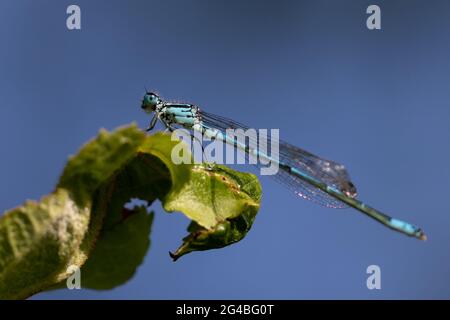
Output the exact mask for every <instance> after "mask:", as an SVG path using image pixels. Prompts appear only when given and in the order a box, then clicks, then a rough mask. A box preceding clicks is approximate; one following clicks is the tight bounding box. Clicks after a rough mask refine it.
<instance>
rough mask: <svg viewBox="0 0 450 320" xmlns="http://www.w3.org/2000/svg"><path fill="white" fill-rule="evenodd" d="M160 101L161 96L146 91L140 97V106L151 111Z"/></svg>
mask: <svg viewBox="0 0 450 320" xmlns="http://www.w3.org/2000/svg"><path fill="white" fill-rule="evenodd" d="M161 102H162V100H161V98H160V97H159V96H158V95H157V94H156V93H153V92H147V93H146V94H145V95H144V98H143V99H142V105H141V108H142V109H144V110H145V112H153V111H155V110H156V106H157V105H158V104H160V103H161Z"/></svg>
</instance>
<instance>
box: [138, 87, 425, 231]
mask: <svg viewBox="0 0 450 320" xmlns="http://www.w3.org/2000/svg"><path fill="white" fill-rule="evenodd" d="M141 107H142V109H144V110H145V111H146V112H147V113H155V114H154V116H153V118H152V120H151V121H150V125H149V127H148V129H147V131H150V130H152V129H153V128H154V127H155V125H156V122H157V121H158V119H159V120H160V121H161V122H162V123H163V124H164V126H165V127H166V128H167V129H168V130H170V131H173V130H174V129H176V128H179V127H183V128H186V129H188V130H195V131H198V132H200V133H201V134H203V135H205V136H207V137H210V138H215V139H223V142H225V143H228V144H231V145H233V146H234V147H237V148H239V149H240V150H242V151H244V152H245V153H246V154H247V155H249V154H251V155H254V156H258V157H263V158H266V159H265V160H268V161H277V165H278V166H279V171H278V173H277V174H276V175H274V177H275V179H276V180H277V181H278V182H280V183H281V184H283V185H285V186H286V187H288V188H289V189H291V190H293V191H294V192H295V193H296V194H297V195H299V196H301V197H302V198H305V199H308V200H312V201H314V202H317V203H319V204H322V205H324V206H327V207H332V208H344V207H347V206H350V207H353V208H355V209H357V210H359V211H360V212H362V213H364V214H366V215H367V216H369V217H371V218H373V219H375V220H376V221H378V222H380V223H382V224H384V225H385V226H387V227H389V228H391V229H393V230H396V231H399V232H401V233H404V234H406V235H408V236H412V237H416V238H418V239H421V240H425V239H426V236H425V234H424V232H423V231H422V230H421V229H420V228H418V227H416V226H414V225H412V224H410V223H408V222H404V221H401V220H398V219H395V218H392V217H390V216H388V215H386V214H384V213H382V212H380V211H378V210H376V209H374V208H372V207H369V206H368V205H366V204H364V203H363V202H361V201H359V200H357V199H356V188H355V186H354V184H353V183H352V182H351V181H350V176H349V174H348V172H347V170H346V169H345V167H344V166H343V165H341V164H339V163H337V162H334V161H330V160H326V159H323V158H321V157H318V156H316V155H314V154H312V153H310V152H307V151H305V150H303V149H300V148H298V147H295V146H293V145H291V144H289V143H287V142H284V141H280V142H279V152H278V154H277V155H276V157H274V156H273V155H271V156H270V157H269V156H268V155H267V154H264V153H260V152H259V151H258V150H259V148H256V149H255V150H252V149H250V148H249V147H248V146H246V145H242V144H239V143H237V142H236V141H237V140H236V139H235V137H229V136H227V133H226V130H227V129H243V130H246V129H248V127H247V126H245V125H242V124H240V123H238V122H236V121H233V120H231V119H228V118H225V117H221V116H217V115H213V114H210V113H207V112H204V111H202V110H200V108H199V107H198V106H196V105H193V104H189V103H174V102H167V101H163V100H162V99H161V98H160V97H159V96H158V95H157V94H155V93H152V92H147V93H146V94H145V95H144V98H143V100H142V105H141ZM255 143H258V142H255ZM267 143H268V144H269V143H270V141H268V142H267Z"/></svg>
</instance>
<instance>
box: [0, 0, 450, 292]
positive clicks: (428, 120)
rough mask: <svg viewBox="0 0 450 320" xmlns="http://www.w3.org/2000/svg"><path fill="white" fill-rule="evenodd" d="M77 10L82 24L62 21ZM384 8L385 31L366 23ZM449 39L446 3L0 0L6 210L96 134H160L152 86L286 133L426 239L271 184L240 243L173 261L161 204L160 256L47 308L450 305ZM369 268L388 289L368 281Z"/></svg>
mask: <svg viewBox="0 0 450 320" xmlns="http://www.w3.org/2000/svg"><path fill="white" fill-rule="evenodd" d="M72 3H76V4H78V5H79V6H80V7H81V11H82V30H80V31H68V30H67V28H66V22H65V20H66V17H67V15H66V8H67V6H68V5H69V4H72ZM374 3H376V4H378V5H379V6H380V7H381V10H382V30H379V31H369V30H368V29H367V28H366V18H367V16H368V15H367V14H366V13H365V11H366V8H367V6H369V5H370V4H374ZM449 30H450V2H448V1H424V0H423V1H413V0H410V1H406V0H405V1H400V0H397V1H376V2H372V1H363V0H358V1H356V0H355V1H317V0H315V1H313V0H311V1H275V0H273V1H272V0H271V1H225V0H214V1H207V0H193V1H181V0H179V1H178V0H164V1H163V0H160V1H136V0H132V1H100V0H98V1H81V0H79V1H75V2H74V1H43V0H40V1H31V0H28V1H25V0H24V1H13V0H3V1H1V2H0V38H1V42H2V50H0V70H1V71H0V141H1V142H0V145H1V146H2V150H3V152H2V156H1V157H0V177H1V180H2V183H1V184H0V204H1V208H2V209H1V211H2V212H3V211H4V210H6V209H9V208H12V207H14V206H16V205H19V204H21V203H22V202H23V201H24V200H25V199H39V198H40V197H41V196H43V195H45V194H47V193H49V192H51V191H52V190H53V188H54V186H55V183H56V182H57V180H58V177H59V174H60V173H61V170H62V169H63V167H64V164H65V162H66V160H67V157H68V156H69V155H70V154H73V153H75V152H76V151H77V150H78V149H79V147H80V146H81V145H82V144H83V143H84V142H85V141H86V140H87V139H89V138H91V137H93V136H95V135H96V134H97V132H98V130H99V128H102V127H104V128H107V129H113V128H116V127H117V126H119V125H123V124H128V123H130V122H132V121H136V122H137V123H138V124H139V125H140V126H141V127H144V126H145V125H147V123H148V121H149V118H148V117H147V116H146V115H145V114H144V113H142V111H141V109H140V107H139V105H140V99H141V97H142V95H143V93H144V86H147V87H149V88H152V89H155V90H158V92H159V93H161V94H162V96H163V97H165V98H167V99H169V100H170V99H176V100H180V101H186V102H191V103H196V104H198V105H199V106H201V107H202V108H203V109H205V110H207V111H209V112H212V113H217V114H220V115H223V116H227V117H231V118H234V119H236V120H237V121H240V122H243V123H247V124H248V125H250V126H253V127H257V128H258V127H260V128H280V135H281V137H282V139H284V140H287V141H289V142H291V143H294V144H296V145H298V146H300V147H302V148H305V149H307V150H310V151H312V152H314V153H316V154H319V155H321V156H324V157H327V158H330V159H333V160H335V161H338V162H341V163H344V164H345V165H346V167H347V168H348V169H349V171H350V174H351V176H352V179H353V181H354V182H355V184H356V185H357V186H358V190H359V197H360V199H362V200H364V201H366V202H367V203H368V204H371V205H373V206H374V207H376V208H379V209H380V210H382V211H385V212H387V213H390V214H392V215H394V216H396V217H398V218H401V219H404V220H407V221H410V222H412V223H415V224H417V225H420V226H421V227H422V228H423V229H424V230H425V231H426V233H427V235H428V236H429V240H428V241H426V242H420V241H418V240H415V239H412V238H408V237H405V236H403V235H401V234H399V233H395V232H393V231H391V230H389V229H387V228H384V227H382V226H381V225H380V224H378V223H375V222H374V221H372V220H370V219H368V218H366V217H364V216H363V215H362V214H360V213H358V212H357V211H355V210H352V209H345V210H332V209H326V208H323V207H320V206H318V205H315V204H313V203H310V202H307V201H303V200H300V199H298V198H297V197H296V196H295V195H293V194H291V193H289V192H288V191H286V189H284V188H283V187H281V186H279V185H278V184H276V183H275V182H273V181H272V180H271V179H269V178H267V177H262V178H261V182H262V185H263V201H262V207H261V210H260V213H259V215H258V217H257V219H256V222H255V224H254V226H253V228H252V230H251V232H250V233H249V234H248V236H247V237H246V238H245V239H244V240H243V241H241V242H239V243H237V244H235V245H232V246H230V247H227V248H224V249H221V250H212V251H206V252H200V253H193V254H190V255H188V256H185V257H183V258H181V259H180V260H179V261H177V262H176V263H173V262H172V261H171V259H170V258H169V256H168V251H169V250H173V249H175V248H176V247H177V246H178V245H179V244H180V240H181V238H182V237H183V236H184V235H185V234H186V232H185V227H186V226H187V224H188V220H187V219H186V218H185V217H184V216H182V215H181V214H178V213H174V214H166V213H164V212H163V210H162V209H161V207H160V205H159V204H157V205H155V210H156V212H157V215H156V217H155V221H154V226H153V233H152V236H151V240H152V246H151V249H150V251H149V253H148V255H147V256H146V258H145V262H144V264H143V265H141V266H140V268H139V269H138V271H137V273H136V275H135V276H134V278H133V279H132V280H131V281H129V282H128V283H127V284H126V285H124V286H121V287H119V288H117V289H114V290H111V291H103V292H101V291H92V290H79V291H76V290H73V291H69V290H59V291H54V292H50V293H41V294H38V295H36V296H35V297H34V298H37V299H39V298H40V299H47V298H62V299H78V298H88V299H97V298H101V299H109V298H123V299H197V298H202V299H215V298H222V299H226V298H237V299H240V298H246V299H252V298H254V299H258V298H268V299H272V298H273V299H303V298H327V299H328V298H338V299H346V298H352V299H360V298H364V299H365V298H368V299H380V298H385V299H392V298H396V299H402V298H447V299H448V298H450V287H449V280H450V250H448V246H449V243H450V232H449V230H450V205H449V202H448V201H447V200H445V199H446V198H447V197H449V187H448V185H449V181H450V170H449V168H448V167H449V166H448V164H449V163H450V149H449V147H450V143H449V142H450V128H449V120H450V107H449V101H450V59H449V57H450V41H449V40H450V39H449V37H450V33H449ZM242 169H243V170H246V169H247V168H246V167H243V168H242ZM371 264H376V265H379V266H380V267H381V272H382V280H381V282H382V289H381V290H368V289H367V287H366V278H367V276H368V275H367V274H366V268H367V266H368V265H371Z"/></svg>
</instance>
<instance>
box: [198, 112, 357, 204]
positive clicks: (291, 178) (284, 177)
mask: <svg viewBox="0 0 450 320" xmlns="http://www.w3.org/2000/svg"><path fill="white" fill-rule="evenodd" d="M201 120H202V122H203V123H204V124H205V125H206V126H208V127H212V128H215V129H219V130H220V131H222V132H224V133H225V130H226V129H243V130H247V129H249V128H248V126H246V125H244V124H241V123H239V122H236V121H234V120H231V119H227V118H225V117H221V116H217V115H213V114H210V113H206V112H203V111H202V112H201ZM241 134H242V133H241ZM239 135H240V133H237V134H236V138H237V139H239V138H241V139H244V138H245V137H240V136H239ZM247 138H248V137H247ZM241 141H245V140H241ZM248 143H254V144H255V145H258V150H261V149H263V150H268V151H269V150H270V146H271V140H270V137H268V139H267V140H266V141H248ZM257 143H258V144H257ZM270 151H271V150H270ZM270 151H269V152H270ZM270 156H271V157H273V158H277V157H278V159H279V161H280V163H282V164H284V165H287V166H289V167H293V168H296V169H297V170H299V171H301V172H303V173H305V174H307V175H309V176H311V177H313V178H315V179H317V180H318V181H320V182H323V183H325V184H326V185H328V186H332V187H333V188H336V189H338V190H341V191H342V192H344V193H346V194H348V195H349V196H352V197H354V196H356V188H355V187H354V185H353V183H352V182H351V180H350V176H349V174H348V172H347V170H346V169H345V167H344V166H343V165H341V164H339V163H337V162H334V161H331V160H326V159H323V158H320V157H318V156H316V155H314V154H312V153H310V152H308V151H305V150H303V149H301V148H298V147H296V146H293V145H291V144H289V143H287V142H284V141H280V145H279V151H278V154H274V152H270ZM246 157H247V158H248V157H251V156H249V155H248V154H246ZM271 177H273V178H274V179H275V180H276V181H277V182H279V183H281V184H282V185H284V186H286V187H287V188H289V189H290V190H292V191H294V192H295V193H296V194H297V195H299V196H301V197H302V198H305V199H308V200H311V201H313V202H316V203H318V204H321V205H323V206H326V207H331V208H344V207H346V205H345V204H343V203H342V202H340V201H338V200H336V199H335V198H334V197H332V196H330V195H328V194H327V193H325V192H323V191H322V190H320V189H318V188H316V187H314V186H312V185H310V184H308V183H307V182H305V181H303V180H302V179H301V178H299V177H297V176H295V175H293V174H291V173H290V172H288V171H286V170H285V169H283V168H282V167H280V170H279V172H278V174H276V175H273V176H271Z"/></svg>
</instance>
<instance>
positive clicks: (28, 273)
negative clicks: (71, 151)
mask: <svg viewBox="0 0 450 320" xmlns="http://www.w3.org/2000/svg"><path fill="white" fill-rule="evenodd" d="M179 143H180V141H172V140H171V137H170V136H169V135H166V134H162V133H157V134H155V135H152V136H146V135H145V134H144V133H143V132H142V131H141V130H139V129H138V128H137V127H136V126H135V125H132V126H128V127H125V128H120V129H118V130H116V131H114V132H112V133H108V132H106V131H104V130H102V131H101V132H100V134H99V136H98V137H97V138H96V139H94V140H92V141H91V142H89V143H87V144H86V145H85V146H84V147H83V148H82V149H81V150H80V151H79V152H78V154H77V155H75V156H72V157H71V158H70V159H69V161H68V163H67V165H66V167H65V169H64V171H63V173H62V175H61V178H60V181H59V183H58V185H57V187H56V189H55V191H54V192H53V193H52V194H50V195H48V196H46V197H44V198H43V199H42V200H41V201H40V202H32V201H28V202H26V203H25V204H24V205H22V206H20V207H18V208H16V209H12V210H9V211H8V212H6V213H5V214H4V215H3V216H2V217H1V218H0V298H3V299H5V298H6V299H17V298H26V297H28V296H30V295H32V294H34V293H36V292H39V291H42V290H46V289H50V288H58V287H59V288H61V287H64V286H65V279H66V278H68V277H69V276H70V275H71V274H70V272H72V271H69V270H73V269H72V268H69V267H71V266H77V267H81V285H82V287H84V288H92V289H110V288H113V287H115V286H118V285H121V284H123V283H125V282H126V281H127V280H129V279H130V278H131V277H132V276H133V274H134V273H135V271H136V269H137V267H138V266H139V265H140V264H141V263H142V261H143V259H144V257H145V254H146V252H147V251H148V248H149V245H150V241H149V234H150V230H151V226H152V221H153V214H148V213H147V206H142V205H141V206H134V207H132V208H131V209H130V208H128V206H127V205H126V204H127V203H128V202H129V201H130V200H131V199H141V200H144V201H146V202H147V204H148V205H151V204H152V203H153V201H155V200H156V199H159V200H161V201H162V204H163V207H164V209H165V210H167V211H169V212H172V211H181V212H182V213H184V214H185V215H186V216H187V217H189V218H190V219H191V220H192V223H191V224H190V226H189V228H188V231H189V232H190V235H188V236H187V237H186V238H184V239H183V244H182V245H181V247H180V248H179V249H178V250H176V251H175V253H174V254H172V257H173V258H174V259H178V258H179V257H180V256H182V255H184V254H186V253H189V252H192V251H198V250H207V249H213V248H219V247H223V246H226V245H229V244H231V243H233V242H236V241H239V240H240V239H242V238H243V237H244V236H245V235H246V233H247V232H248V231H249V229H250V227H251V225H252V223H253V221H254V219H255V216H256V213H257V211H258V208H259V201H260V195H261V188H260V185H259V183H258V180H257V178H256V177H255V176H254V175H251V174H248V173H240V172H236V171H233V170H231V169H229V168H227V167H225V166H220V165H214V166H211V165H206V164H201V165H190V164H182V165H175V164H174V163H173V162H172V160H171V156H172V150H173V147H174V146H176V145H178V144H179ZM183 152H187V153H189V151H188V150H187V149H185V150H183ZM189 156H190V154H189Z"/></svg>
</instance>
